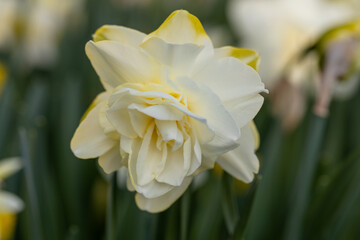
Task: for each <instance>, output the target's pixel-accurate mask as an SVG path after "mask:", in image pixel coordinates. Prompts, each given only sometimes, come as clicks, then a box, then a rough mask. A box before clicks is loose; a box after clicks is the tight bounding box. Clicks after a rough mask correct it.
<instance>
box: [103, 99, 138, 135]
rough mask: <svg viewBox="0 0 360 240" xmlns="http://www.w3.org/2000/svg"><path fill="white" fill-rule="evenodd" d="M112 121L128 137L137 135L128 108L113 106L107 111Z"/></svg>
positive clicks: (121, 133)
mask: <svg viewBox="0 0 360 240" xmlns="http://www.w3.org/2000/svg"><path fill="white" fill-rule="evenodd" d="M106 114H107V117H108V119H109V121H110V123H111V124H112V125H113V126H114V127H115V129H116V130H117V131H118V132H119V133H120V135H124V136H126V137H128V138H135V137H136V136H137V134H136V132H135V130H134V128H133V127H132V124H131V119H130V115H129V112H128V111H127V109H124V108H123V109H118V108H117V106H116V105H114V106H112V107H111V108H110V109H109V110H107V111H106Z"/></svg>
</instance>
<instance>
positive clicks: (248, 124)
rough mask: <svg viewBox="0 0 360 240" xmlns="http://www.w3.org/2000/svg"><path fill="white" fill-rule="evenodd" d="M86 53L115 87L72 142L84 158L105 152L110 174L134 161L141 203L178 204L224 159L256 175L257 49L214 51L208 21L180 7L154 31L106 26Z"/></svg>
mask: <svg viewBox="0 0 360 240" xmlns="http://www.w3.org/2000/svg"><path fill="white" fill-rule="evenodd" d="M85 50H86V53H87V56H88V57H89V59H90V61H91V63H92V65H93V67H94V69H95V71H96V72H97V74H98V75H99V77H100V80H101V83H102V85H103V86H104V88H105V91H104V92H102V93H100V94H99V95H98V96H97V98H96V99H95V101H94V102H93V103H92V105H91V106H90V108H89V110H88V111H87V113H86V114H85V116H84V118H83V121H82V122H81V123H80V125H79V127H78V128H77V130H76V132H75V134H74V137H73V139H72V141H71V149H72V151H73V152H74V154H75V155H76V156H77V157H79V158H96V157H99V160H98V162H99V164H100V166H101V167H102V168H103V170H104V171H105V172H106V173H111V172H114V171H117V170H118V169H119V168H121V167H122V166H125V167H127V169H128V173H129V174H128V176H129V177H128V180H127V187H128V189H129V190H130V191H136V192H137V194H136V197H135V199H136V203H137V205H138V206H139V208H141V209H143V210H147V211H149V212H159V211H163V210H165V209H166V208H168V207H169V206H170V205H171V204H172V203H173V202H174V201H176V199H178V198H179V197H180V196H181V195H182V194H183V192H184V191H185V190H186V189H187V188H188V186H189V185H190V183H191V181H192V179H193V177H194V176H195V175H197V174H198V173H200V172H202V171H204V170H207V169H210V168H212V167H213V166H214V164H215V162H217V163H218V164H219V165H220V166H221V167H223V168H224V170H226V171H227V172H229V173H230V174H231V175H233V176H234V177H235V178H237V179H241V180H242V181H244V182H251V181H252V180H253V178H254V173H257V171H258V168H259V161H258V159H257V157H256V155H255V150H256V148H257V147H258V144H259V137H258V133H257V131H256V128H255V125H254V123H253V122H252V119H253V118H254V117H255V115H256V114H257V112H258V111H259V109H260V107H261V106H262V104H263V97H262V96H261V95H260V93H261V92H267V90H266V89H265V88H264V84H263V83H262V82H261V79H260V77H259V75H258V73H257V72H256V70H255V69H256V68H257V66H258V59H259V56H258V55H257V53H256V52H254V51H252V50H248V49H238V48H233V47H223V48H219V49H214V48H213V45H212V42H211V40H210V38H209V37H208V35H207V34H206V33H205V31H204V29H203V27H202V25H201V23H200V21H199V20H198V19H197V18H196V17H195V16H193V15H191V14H189V13H188V12H187V11H184V10H179V11H175V12H173V13H172V14H171V15H170V16H169V17H168V18H167V19H166V20H165V22H164V23H163V24H162V25H161V26H160V28H158V29H157V30H156V31H154V32H152V33H151V34H149V35H145V34H144V33H141V32H139V31H136V30H133V29H129V28H126V27H120V26H103V27H101V28H100V29H98V30H97V31H96V33H95V34H94V40H93V41H89V42H88V43H87V44H86V49H85Z"/></svg>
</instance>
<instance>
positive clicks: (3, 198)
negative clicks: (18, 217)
mask: <svg viewBox="0 0 360 240" xmlns="http://www.w3.org/2000/svg"><path fill="white" fill-rule="evenodd" d="M23 208H24V203H23V201H22V200H21V199H20V198H19V197H18V196H16V195H14V194H12V193H9V192H4V191H0V213H1V214H2V213H18V212H20V211H21V210H22V209H23Z"/></svg>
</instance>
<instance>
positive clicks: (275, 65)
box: [228, 0, 359, 89]
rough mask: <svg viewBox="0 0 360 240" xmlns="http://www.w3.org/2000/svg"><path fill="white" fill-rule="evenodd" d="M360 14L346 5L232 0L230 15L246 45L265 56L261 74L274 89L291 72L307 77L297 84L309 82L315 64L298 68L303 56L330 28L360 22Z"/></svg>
mask: <svg viewBox="0 0 360 240" xmlns="http://www.w3.org/2000/svg"><path fill="white" fill-rule="evenodd" d="M358 10H359V9H356V8H354V7H353V5H351V4H350V3H346V2H344V1H330V0H273V1H270V0H232V1H231V2H230V4H229V11H228V12H229V19H230V22H231V23H232V25H233V26H234V30H236V31H237V33H238V34H239V37H240V38H241V39H242V40H243V44H244V45H245V46H246V47H251V48H254V49H256V50H258V51H259V53H260V54H261V57H262V65H261V67H260V69H259V73H260V76H262V79H263V80H264V82H265V83H266V84H267V86H268V87H269V88H270V89H272V88H273V87H274V86H275V85H276V83H277V81H279V80H281V78H282V77H283V75H284V74H285V75H286V74H289V73H288V72H289V71H296V73H295V75H297V76H299V74H300V75H302V76H304V77H295V79H294V82H296V83H295V84H298V81H302V80H307V79H306V77H307V74H306V72H308V71H309V69H308V68H307V67H304V65H312V63H311V62H314V61H313V60H312V59H309V61H308V63H305V62H302V63H300V64H301V65H302V66H296V65H297V64H298V63H297V60H298V58H299V57H300V55H301V54H302V53H303V52H304V51H305V50H306V49H307V48H308V47H309V46H311V45H312V44H314V43H315V41H316V40H317V39H318V38H319V37H320V36H321V35H322V34H323V33H324V32H326V31H327V30H329V29H330V28H333V27H335V26H337V25H340V24H343V23H346V22H348V21H350V20H352V19H354V18H357V17H358V12H359V11H358ZM293 67H294V68H295V70H293V69H291V68H293ZM299 71H301V73H299ZM292 74H293V73H290V75H292ZM300 78H301V79H300ZM290 81H293V80H292V79H290Z"/></svg>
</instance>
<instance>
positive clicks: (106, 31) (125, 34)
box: [93, 25, 146, 46]
mask: <svg viewBox="0 0 360 240" xmlns="http://www.w3.org/2000/svg"><path fill="white" fill-rule="evenodd" d="M145 37H146V34H145V33H142V32H139V31H137V30H134V29H131V28H127V27H122V26H115V25H104V26H102V27H101V28H99V29H98V30H96V32H95V34H94V35H93V39H94V42H99V41H103V40H112V41H117V42H120V43H122V44H124V45H131V46H138V45H139V44H140V43H141V42H142V41H143V40H144V38H145Z"/></svg>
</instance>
